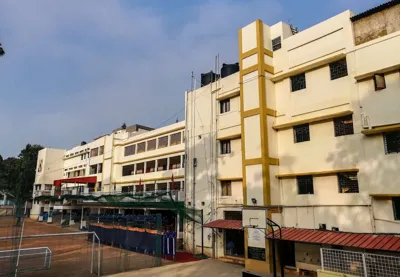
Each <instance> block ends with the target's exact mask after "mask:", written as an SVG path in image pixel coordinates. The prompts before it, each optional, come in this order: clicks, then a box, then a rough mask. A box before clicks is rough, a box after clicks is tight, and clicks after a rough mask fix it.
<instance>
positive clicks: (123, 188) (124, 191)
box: [121, 186, 133, 193]
mask: <svg viewBox="0 0 400 277" xmlns="http://www.w3.org/2000/svg"><path fill="white" fill-rule="evenodd" d="M121 191H122V193H129V192H133V186H124V187H122V188H121Z"/></svg>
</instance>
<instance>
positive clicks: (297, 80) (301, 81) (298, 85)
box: [290, 73, 306, 91]
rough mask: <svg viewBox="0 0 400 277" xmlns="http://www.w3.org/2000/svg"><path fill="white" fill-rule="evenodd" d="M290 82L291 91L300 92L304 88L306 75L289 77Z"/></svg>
mask: <svg viewBox="0 0 400 277" xmlns="http://www.w3.org/2000/svg"><path fill="white" fill-rule="evenodd" d="M290 81H291V82H292V91H296V90H301V89H305V88H306V74H305V73H301V74H299V75H296V76H292V77H290Z"/></svg>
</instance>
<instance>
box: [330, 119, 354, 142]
mask: <svg viewBox="0 0 400 277" xmlns="http://www.w3.org/2000/svg"><path fill="white" fill-rule="evenodd" d="M333 122H334V125H335V137H340V136H346V135H352V134H354V128H353V116H351V115H349V116H343V117H338V118H335V119H334V120H333Z"/></svg>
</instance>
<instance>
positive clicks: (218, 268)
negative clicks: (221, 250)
mask: <svg viewBox="0 0 400 277" xmlns="http://www.w3.org/2000/svg"><path fill="white" fill-rule="evenodd" d="M243 269H244V267H243V266H240V265H235V264H229V263H224V262H221V261H218V260H214V259H207V260H202V261H197V262H189V263H179V264H172V265H166V266H161V267H155V268H148V269H141V270H138V271H131V272H124V273H119V274H115V275H109V277H111V276H112V277H242V271H243Z"/></svg>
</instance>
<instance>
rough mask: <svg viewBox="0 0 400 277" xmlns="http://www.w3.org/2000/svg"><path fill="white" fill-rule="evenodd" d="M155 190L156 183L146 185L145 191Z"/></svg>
mask: <svg viewBox="0 0 400 277" xmlns="http://www.w3.org/2000/svg"><path fill="white" fill-rule="evenodd" d="M155 190H156V184H147V185H146V191H150V192H153V191H155Z"/></svg>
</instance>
